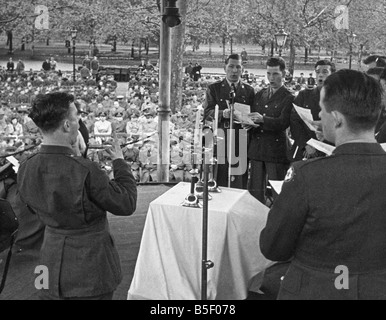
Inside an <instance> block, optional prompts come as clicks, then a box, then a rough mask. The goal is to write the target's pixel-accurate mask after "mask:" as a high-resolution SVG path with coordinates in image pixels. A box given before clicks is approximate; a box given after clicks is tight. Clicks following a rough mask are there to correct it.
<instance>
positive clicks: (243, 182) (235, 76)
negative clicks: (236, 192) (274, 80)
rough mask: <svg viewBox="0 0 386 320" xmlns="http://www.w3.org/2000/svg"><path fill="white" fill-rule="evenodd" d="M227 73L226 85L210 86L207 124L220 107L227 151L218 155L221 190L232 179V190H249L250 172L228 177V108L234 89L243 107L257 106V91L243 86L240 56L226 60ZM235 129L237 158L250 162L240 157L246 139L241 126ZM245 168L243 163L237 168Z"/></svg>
mask: <svg viewBox="0 0 386 320" xmlns="http://www.w3.org/2000/svg"><path fill="white" fill-rule="evenodd" d="M224 70H225V73H226V78H225V79H224V80H222V81H218V82H215V83H213V84H211V85H209V86H208V89H207V91H206V96H205V102H204V105H203V107H204V120H207V121H213V119H214V117H215V107H216V105H218V106H219V117H218V119H219V123H218V128H219V129H222V130H224V136H225V140H224V141H223V142H222V143H223V145H224V149H225V154H222V155H220V154H218V155H217V157H218V160H219V165H218V174H217V184H218V185H219V186H223V187H227V186H228V181H229V178H230V179H231V187H232V188H238V189H246V188H247V181H248V170H245V173H244V174H243V175H235V176H231V177H228V175H229V174H228V160H229V159H227V158H228V151H227V149H228V148H227V146H228V139H227V137H228V132H227V131H228V129H229V128H230V110H229V108H228V104H227V101H229V100H230V92H231V91H232V88H231V87H232V85H234V87H235V88H236V90H235V94H236V97H235V102H236V103H242V104H246V105H249V106H251V107H252V106H253V100H254V97H255V92H254V89H253V88H252V87H251V86H250V85H248V84H245V83H243V82H241V75H242V73H243V66H242V60H241V57H240V55H238V54H232V55H230V56H229V57H228V58H227V59H226V60H225V66H224ZM233 128H234V129H235V136H236V137H235V150H236V151H235V156H236V157H240V158H241V159H242V160H241V161H247V155H241V154H240V155H239V154H238V151H239V148H240V146H239V140H240V139H239V138H240V136H241V135H244V137H245V136H246V133H245V131H244V130H241V129H242V128H241V125H239V124H236V123H234V124H233ZM237 166H241V164H240V163H238V164H236V165H235V167H237Z"/></svg>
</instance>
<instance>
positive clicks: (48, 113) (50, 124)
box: [29, 92, 74, 132]
mask: <svg viewBox="0 0 386 320" xmlns="http://www.w3.org/2000/svg"><path fill="white" fill-rule="evenodd" d="M73 102H74V96H73V95H71V94H69V93H66V92H53V93H49V94H39V95H37V96H36V98H35V99H34V101H33V103H32V109H31V112H30V114H29V117H30V118H31V119H32V120H33V121H34V122H35V124H36V125H37V126H38V127H39V128H40V129H41V130H42V131H43V132H53V131H55V130H56V129H58V128H59V126H60V124H61V123H62V121H63V120H64V119H66V117H67V116H68V114H69V109H70V104H71V103H73Z"/></svg>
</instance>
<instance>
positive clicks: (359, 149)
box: [333, 143, 386, 155]
mask: <svg viewBox="0 0 386 320" xmlns="http://www.w3.org/2000/svg"><path fill="white" fill-rule="evenodd" d="M333 154H336V155H342V154H352V155H354V154H356V155H359V154H386V152H385V150H383V148H382V146H381V145H380V144H379V143H345V144H342V145H340V146H339V147H337V148H336V149H335V150H334V152H333Z"/></svg>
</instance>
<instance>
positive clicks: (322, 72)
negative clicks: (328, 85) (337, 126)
mask: <svg viewBox="0 0 386 320" xmlns="http://www.w3.org/2000/svg"><path fill="white" fill-rule="evenodd" d="M335 71H336V68H335V64H334V63H333V62H331V61H329V60H320V61H318V62H317V63H316V65H315V73H316V79H317V87H316V88H315V89H312V90H302V91H300V92H299V94H298V95H297V97H296V98H295V100H294V104H296V105H297V106H299V107H301V108H305V109H310V110H311V113H312V117H313V119H314V121H320V117H319V113H320V106H319V100H320V90H321V89H322V87H323V84H324V81H325V80H326V78H327V77H328V76H329V75H330V74H331V73H334V72H335ZM291 137H292V139H293V140H294V141H295V142H294V144H293V146H292V150H291V158H292V160H293V161H299V160H302V159H303V158H313V157H316V156H319V155H320V154H319V153H318V152H317V151H316V150H315V149H314V148H312V147H311V146H308V145H307V141H309V140H310V139H312V138H313V139H317V137H316V133H315V132H313V131H311V130H310V129H309V128H308V127H307V125H306V124H305V123H304V121H303V120H302V119H301V118H300V116H299V114H298V113H297V112H296V110H295V109H293V111H292V114H291Z"/></svg>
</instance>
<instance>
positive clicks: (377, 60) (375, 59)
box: [363, 54, 386, 68]
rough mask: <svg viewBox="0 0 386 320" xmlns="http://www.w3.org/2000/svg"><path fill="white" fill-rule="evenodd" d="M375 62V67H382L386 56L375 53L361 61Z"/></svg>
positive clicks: (385, 64)
mask: <svg viewBox="0 0 386 320" xmlns="http://www.w3.org/2000/svg"><path fill="white" fill-rule="evenodd" d="M374 62H375V63H376V67H381V68H384V67H386V57H385V56H380V55H377V54H374V55H371V56H368V57H367V58H366V59H364V60H363V63H364V64H366V65H368V64H370V63H374Z"/></svg>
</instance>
